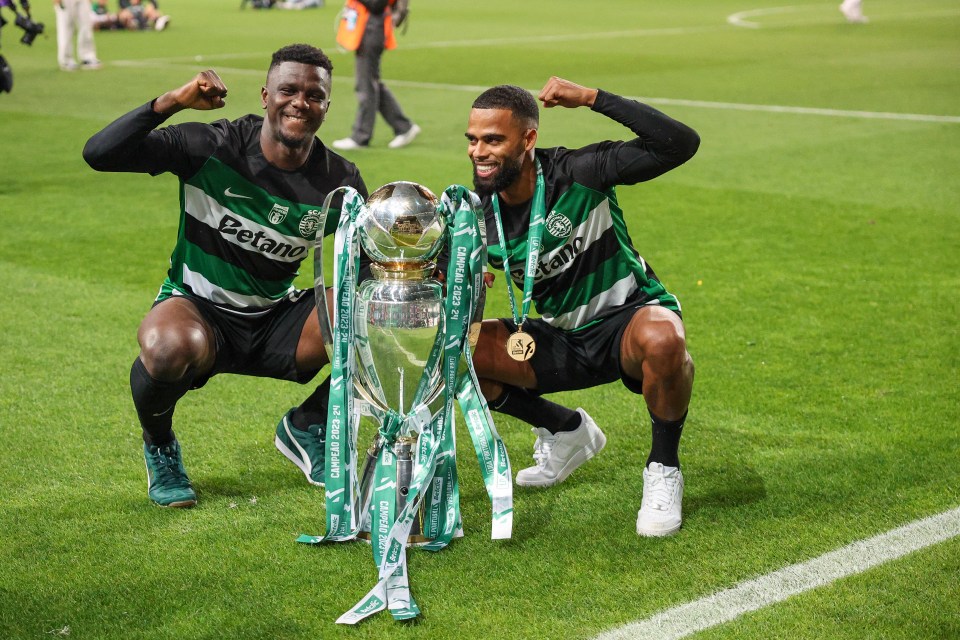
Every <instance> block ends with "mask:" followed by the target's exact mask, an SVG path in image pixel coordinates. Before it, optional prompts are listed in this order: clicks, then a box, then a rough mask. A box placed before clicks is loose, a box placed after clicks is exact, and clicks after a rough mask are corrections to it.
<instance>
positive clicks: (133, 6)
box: [90, 0, 170, 31]
mask: <svg viewBox="0 0 960 640" xmlns="http://www.w3.org/2000/svg"><path fill="white" fill-rule="evenodd" d="M110 4H111V3H110V2H107V0H92V1H91V3H90V5H91V8H92V9H93V28H94V29H96V30H98V31H106V30H108V29H130V30H134V31H137V30H142V29H154V30H156V31H163V30H164V29H166V28H167V25H169V24H170V16H168V15H166V14H164V13H162V12H161V11H160V7H159V6H158V5H157V1H156V0H117V3H116V11H111V7H110Z"/></svg>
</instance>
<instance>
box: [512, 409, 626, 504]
mask: <svg viewBox="0 0 960 640" xmlns="http://www.w3.org/2000/svg"><path fill="white" fill-rule="evenodd" d="M577 413H579V414H580V419H581V423H580V426H579V427H577V428H576V429H574V430H573V431H562V432H560V433H550V432H549V431H547V430H546V429H540V428H537V427H534V428H533V429H531V431H533V433H535V434H537V441H536V442H534V443H533V459H534V460H535V461H536V463H537V464H536V466H533V467H529V468H527V469H521V470H520V471H518V472H517V485H518V486H521V487H549V486H552V485H555V484H557V483H558V482H563V481H564V480H566V479H567V476H569V475H570V474H571V473H573V470H574V469H576V468H577V467H579V466H580V465H582V464H583V463H584V462H586V461H587V460H589V459H590V458H592V457H593V456H595V455H597V454H598V453H600V450H601V449H603V447H604V445H606V444H607V437H606V436H605V435H603V432H602V431H600V427H598V426H597V423H596V422H594V421H593V418H591V417H590V416H588V415H587V412H586V411H584V410H583V409H579V408H578V409H577Z"/></svg>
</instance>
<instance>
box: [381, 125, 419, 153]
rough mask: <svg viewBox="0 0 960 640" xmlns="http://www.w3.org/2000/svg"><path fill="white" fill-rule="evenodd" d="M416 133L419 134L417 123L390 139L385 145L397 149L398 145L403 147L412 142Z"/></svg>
mask: <svg viewBox="0 0 960 640" xmlns="http://www.w3.org/2000/svg"><path fill="white" fill-rule="evenodd" d="M418 135H420V127H418V126H417V125H413V126H412V127H410V129H408V130H407V132H406V133H401V134H400V135H398V136H397V137H396V138H394V139H393V140H391V141H390V143H389V144H387V146H388V147H390V148H391V149H399V148H400V147H405V146H407V145H408V144H410V143H411V142H413V139H414V138H416V137H417V136H418Z"/></svg>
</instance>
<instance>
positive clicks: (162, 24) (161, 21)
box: [153, 16, 170, 31]
mask: <svg viewBox="0 0 960 640" xmlns="http://www.w3.org/2000/svg"><path fill="white" fill-rule="evenodd" d="M168 24H170V16H160V17H159V18H157V20H156V22H154V23H153V28H154V29H156V30H157V31H163V30H164V29H166V28H167V25H168Z"/></svg>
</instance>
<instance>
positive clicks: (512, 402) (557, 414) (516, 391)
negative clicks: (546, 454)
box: [489, 384, 581, 433]
mask: <svg viewBox="0 0 960 640" xmlns="http://www.w3.org/2000/svg"><path fill="white" fill-rule="evenodd" d="M489 407H490V408H491V409H493V410H494V411H497V412H499V413H505V414H507V415H508V416H513V417H514V418H519V419H520V420H523V421H524V422H526V423H528V424H532V425H533V426H535V427H539V428H541V429H546V430H547V431H549V432H550V433H560V432H561V431H573V430H574V429H576V428H577V427H579V426H580V422H581V420H580V414H579V413H577V412H576V411H574V410H572V409H568V408H566V407H564V406H561V405H559V404H557V403H556V402H550V401H549V400H544V399H543V398H542V397H541V396H537V395H534V394H532V393H530V392H528V391H527V390H526V389H521V388H520V387H514V386H511V385H508V384H505V385H503V393H501V394H500V397H499V398H497V399H496V400H494V401H493V402H491V403H489Z"/></svg>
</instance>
